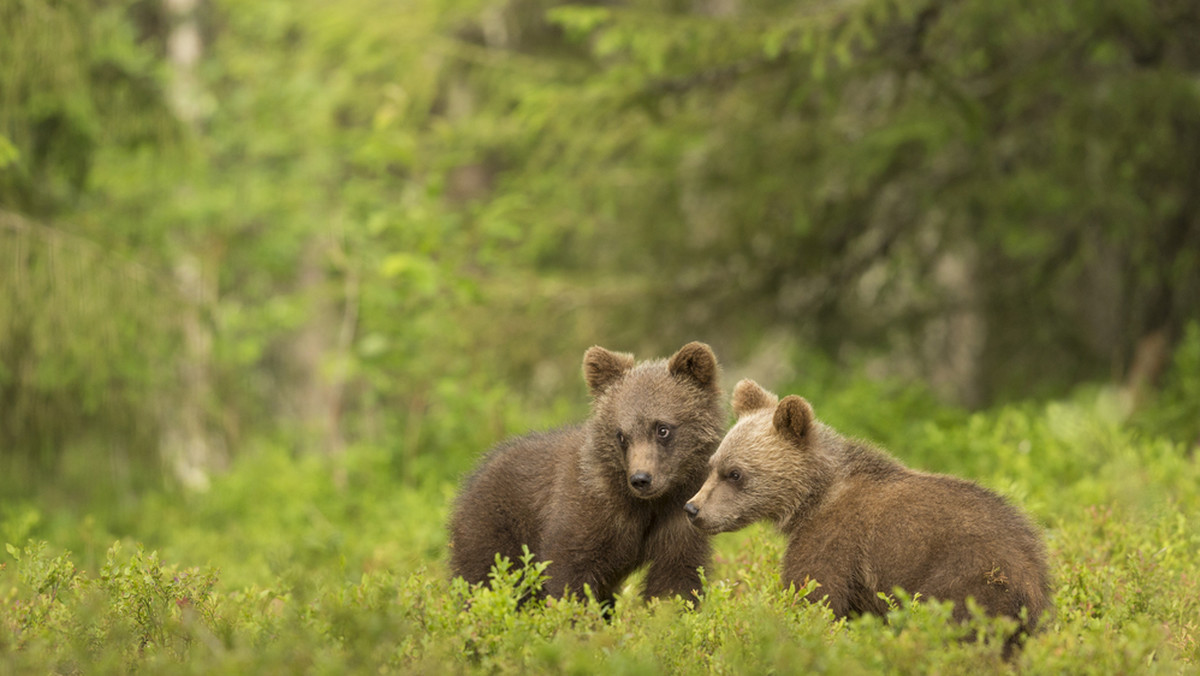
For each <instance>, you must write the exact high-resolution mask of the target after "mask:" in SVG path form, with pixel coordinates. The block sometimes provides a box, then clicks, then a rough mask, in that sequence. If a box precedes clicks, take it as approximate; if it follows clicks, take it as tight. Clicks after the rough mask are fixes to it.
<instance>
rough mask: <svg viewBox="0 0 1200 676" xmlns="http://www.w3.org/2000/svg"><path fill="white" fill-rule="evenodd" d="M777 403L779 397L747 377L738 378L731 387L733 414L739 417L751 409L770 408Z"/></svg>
mask: <svg viewBox="0 0 1200 676" xmlns="http://www.w3.org/2000/svg"><path fill="white" fill-rule="evenodd" d="M777 403H779V397H776V396H775V395H773V394H771V393H770V392H768V391H766V390H765V389H763V387H762V386H761V385H759V384H758V383H756V382H754V381H753V380H750V379H749V378H743V379H741V380H739V381H738V384H737V385H734V387H733V414H734V415H736V416H737V417H739V418H740V417H742V416H743V415H746V414H747V413H749V412H751V411H758V410H760V409H764V408H771V407H773V406H775V404H777Z"/></svg>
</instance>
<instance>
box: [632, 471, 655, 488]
mask: <svg viewBox="0 0 1200 676" xmlns="http://www.w3.org/2000/svg"><path fill="white" fill-rule="evenodd" d="M650 481H651V479H650V474H649V472H637V473H635V474H634V475H633V476H631V477H629V485H630V486H633V487H634V488H636V489H637V490H639V491H645V490H646V489H647V488H650Z"/></svg>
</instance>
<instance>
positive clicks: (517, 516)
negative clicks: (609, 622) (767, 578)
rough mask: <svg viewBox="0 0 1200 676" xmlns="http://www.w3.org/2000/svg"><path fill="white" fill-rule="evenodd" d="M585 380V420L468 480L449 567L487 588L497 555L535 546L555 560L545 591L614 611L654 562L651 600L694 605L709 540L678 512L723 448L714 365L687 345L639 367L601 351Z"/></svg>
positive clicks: (489, 462) (514, 443)
mask: <svg viewBox="0 0 1200 676" xmlns="http://www.w3.org/2000/svg"><path fill="white" fill-rule="evenodd" d="M583 372H584V378H585V380H586V381H587V384H588V388H589V390H590V391H591V394H592V399H593V403H592V416H591V418H590V419H589V420H588V421H587V422H585V423H583V424H581V425H577V426H573V427H567V428H563V429H560V430H556V431H552V432H547V433H542V434H532V435H528V436H524V437H521V438H518V439H514V440H511V441H508V442H506V443H504V444H501V445H500V446H498V447H496V448H495V449H494V450H493V451H492V452H491V453H490V454H489V455H488V456H487V458H486V459H485V460H484V461H483V463H482V464H481V466H480V467H479V469H478V470H476V472H475V474H474V475H473V476H472V477H471V478H469V479H468V480H467V481H466V483H465V484H464V486H463V488H462V491H461V494H460V495H459V498H458V501H457V503H456V505H455V509H454V514H453V515H452V517H451V522H450V547H451V549H450V566H451V569H452V570H453V572H454V574H455V575H461V576H462V577H463V578H465V579H466V580H467V581H468V582H472V583H474V582H486V581H487V579H488V571H489V570H490V568H491V566H492V564H493V563H494V561H495V555H496V554H497V553H499V554H502V555H504V556H506V557H508V558H510V559H512V560H516V558H517V557H519V556H520V554H521V545H527V546H528V547H529V549H530V551H532V552H533V553H534V554H535V555H536V557H537V559H538V560H542V561H550V565H549V566H548V568H547V571H546V572H547V574H548V576H549V581H548V583H547V585H546V588H545V590H544V592H543V593H548V594H550V595H552V596H562V595H563V594H565V593H567V592H574V593H578V594H581V593H582V592H583V586H584V585H585V584H586V585H588V586H589V587H590V588H591V589H592V591H593V593H594V594H595V595H596V598H598V599H600V600H601V601H606V602H611V600H612V597H613V595H614V594H615V592H616V591H617V589H618V585H619V584H620V583H621V581H622V580H624V579H625V578H626V577H627V576H628V575H629V574H630V573H631V572H633V571H634V570H635V569H636V568H638V567H639V566H641V565H643V564H645V563H649V564H650V568H649V570H648V571H647V573H646V579H645V587H644V589H643V591H642V593H643V595H644V596H645V597H648V598H649V597H655V596H669V595H674V594H681V595H683V596H684V597H685V598H689V597H691V598H695V595H696V593H697V592H699V590H700V576H699V573H698V571H697V568H699V567H700V566H707V565H708V561H709V544H708V536H706V535H704V534H703V533H701V532H699V531H697V530H696V529H694V528H692V527H691V526H690V525H689V524H688V521H687V518H686V515H685V514H684V512H683V510H682V509H681V507H682V506H683V503H684V501H685V500H686V499H687V498H688V496H690V495H692V494H693V493H695V492H696V490H697V489H698V488H699V487H700V485H701V484H702V483H704V476H705V474H706V473H707V470H708V465H707V461H708V457H709V456H710V455H712V452H713V451H714V450H715V449H716V447H717V443H718V442H719V441H720V439H721V433H722V430H723V423H724V413H723V411H722V406H721V390H720V386H719V385H718V379H719V367H718V365H717V360H716V357H715V356H714V355H713V353H712V350H711V349H710V348H709V347H708V346H707V345H704V344H702V343H689V344H687V345H685V346H683V347H682V348H681V349H680V350H679V351H678V352H676V353H675V355H674V356H672V357H671V358H670V360H656V361H649V362H643V363H641V364H636V365H635V363H634V359H633V357H632V356H631V355H628V354H621V353H615V352H610V351H608V350H605V349H604V348H602V347H593V348H591V349H589V350H588V351H587V353H586V354H585V355H584V361H583ZM618 432H619V434H618ZM663 433H665V434H666V438H665V439H660V438H659V435H660V434H663Z"/></svg>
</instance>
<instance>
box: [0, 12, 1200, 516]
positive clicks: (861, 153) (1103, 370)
mask: <svg viewBox="0 0 1200 676" xmlns="http://www.w3.org/2000/svg"><path fill="white" fill-rule="evenodd" d="M1198 83H1200V5H1197V4H1196V3H1195V2H1192V1H1191V0H1098V1H1096V2H1090V3H1053V2H1051V3H1045V2H1027V1H1025V0H958V1H951V0H944V1H939V0H924V1H914V0H862V1H858V2H844V1H841V0H834V1H831V2H813V3H800V4H796V3H792V2H786V3H785V2H759V3H749V2H741V1H739V0H694V1H690V2H687V1H685V2H680V1H655V2H646V3H594V4H585V5H558V4H555V3H549V2H539V1H534V0H511V1H509V2H494V1H490V0H468V1H465V2H451V1H450V0H420V1H416V2H382V1H379V0H347V1H346V2H337V3H327V2H314V1H311V0H166V1H165V2H158V1H157V0H153V1H152V0H62V1H60V2H53V3H51V2H44V1H39V0H0V452H2V457H0V477H2V478H0V490H3V492H4V493H5V494H6V495H28V494H31V493H33V492H35V491H43V492H45V491H55V490H58V491H61V493H62V495H64V496H67V495H70V496H82V498H79V497H75V498H72V499H85V500H91V499H108V498H113V499H118V500H120V499H127V497H128V496H129V495H132V494H136V493H137V492H138V491H139V490H140V489H141V488H144V487H149V486H161V485H162V484H163V482H164V481H165V482H167V483H168V484H173V483H175V482H179V483H182V484H184V485H188V486H193V487H203V486H205V485H206V484H207V483H208V481H209V480H210V477H211V476H212V475H213V473H214V472H220V471H221V470H222V469H223V468H224V467H226V466H228V464H229V463H230V462H231V461H232V460H233V459H235V458H236V456H238V455H239V454H240V453H242V452H243V450H244V449H246V448H248V447H250V446H252V445H253V443H254V442H255V441H256V440H263V439H269V440H271V441H272V443H276V444H281V445H285V446H287V447H289V448H290V449H292V452H293V453H294V454H296V455H305V454H338V453H340V452H342V450H343V449H346V448H347V447H351V446H354V445H368V446H377V447H381V448H385V449H388V457H389V458H390V460H389V463H388V471H390V472H392V473H393V474H394V475H395V476H396V477H398V478H400V479H402V480H403V481H406V482H410V483H419V482H421V481H423V480H425V478H427V477H429V476H430V475H434V476H437V477H447V476H455V475H456V473H458V472H461V471H462V470H463V469H464V468H466V467H467V466H469V464H470V462H471V461H472V459H473V458H474V457H475V456H476V455H477V454H478V453H479V452H480V451H481V450H482V449H483V448H486V447H487V446H488V445H490V444H491V443H493V442H494V441H495V440H497V439H499V438H500V437H502V436H504V435H506V434H509V433H513V432H518V431H524V430H527V429H530V428H533V427H539V426H545V425H548V424H552V423H557V422H560V421H561V420H563V419H566V418H568V417H571V416H576V415H580V414H582V413H583V411H584V408H583V407H584V405H585V402H584V399H585V398H584V396H583V388H582V385H581V383H580V379H579V378H578V375H577V374H578V369H579V365H578V364H579V359H580V357H581V355H582V353H583V351H584V350H585V349H586V348H587V347H588V346H589V345H592V344H602V345H605V346H607V347H611V348H615V349H621V350H630V351H634V352H636V353H637V354H638V355H639V356H641V357H648V356H653V355H665V354H667V353H669V351H670V350H672V349H674V347H677V346H678V345H680V344H682V343H683V342H685V341H687V340H691V339H700V340H705V341H707V342H709V343H711V344H712V345H713V346H714V347H715V348H716V350H717V353H718V355H720V356H721V358H722V360H723V361H724V362H725V363H726V365H727V366H728V367H729V370H730V371H731V373H732V374H735V375H742V374H744V375H752V376H754V377H756V378H758V379H760V380H761V381H762V382H764V383H766V384H768V385H776V384H780V383H784V382H787V383H801V384H804V383H805V379H806V377H809V376H810V375H811V377H812V378H814V379H817V378H818V377H819V378H821V379H824V381H828V380H830V379H835V378H837V377H838V374H839V373H842V372H845V373H851V372H853V373H866V374H868V375H870V376H871V377H873V378H877V379H897V380H901V381H906V382H916V381H921V382H925V383H927V384H928V386H929V387H930V388H931V389H932V391H934V392H935V393H937V395H938V396H939V397H941V398H942V399H943V400H945V401H948V402H952V403H954V404H957V405H962V406H966V407H970V408H978V407H983V406H988V405H992V404H996V403H1003V402H1006V401H1012V400H1016V399H1022V398H1029V397H1041V396H1050V395H1058V394H1062V393H1064V392H1066V391H1068V390H1070V389H1071V388H1072V387H1075V386H1077V385H1079V384H1080V383H1088V382H1091V383H1095V382H1107V383H1113V384H1117V385H1119V386H1121V387H1122V388H1124V392H1125V395H1124V396H1125V410H1126V412H1128V411H1129V410H1132V409H1135V408H1137V406H1138V405H1139V404H1141V403H1143V402H1145V401H1146V400H1148V399H1152V398H1153V399H1156V400H1158V401H1159V405H1157V406H1156V407H1155V408H1154V411H1155V413H1154V415H1153V416H1152V418H1153V419H1152V420H1149V421H1148V423H1147V424H1152V425H1156V426H1158V427H1159V428H1161V430H1162V431H1163V432H1164V433H1167V434H1169V435H1172V436H1173V437H1175V438H1177V439H1179V440H1182V441H1187V442H1189V443H1191V442H1194V441H1195V440H1196V439H1197V438H1198V435H1200V422H1198V420H1200V376H1197V375H1196V374H1195V373H1192V374H1191V375H1190V376H1189V375H1186V374H1185V373H1184V372H1183V370H1182V369H1179V368H1176V369H1174V370H1173V371H1172V370H1169V369H1168V366H1169V364H1170V363H1171V360H1172V359H1173V358H1175V357H1174V356H1175V355H1177V353H1179V352H1180V349H1182V348H1180V346H1183V348H1186V349H1185V350H1184V351H1186V350H1187V349H1190V350H1191V351H1193V352H1194V351H1195V350H1196V349H1200V348H1197V347H1196V346H1197V345H1200V337H1196V334H1195V331H1196V329H1194V328H1192V329H1189V328H1188V327H1189V326H1193V327H1194V326H1195V324H1194V322H1196V320H1197V319H1200V85H1198ZM1189 331H1191V332H1192V333H1191V334H1189ZM1188 335H1191V336H1192V338H1191V339H1190V340H1188V339H1186V338H1187V336H1188ZM1188 346H1191V347H1188ZM1189 358H1190V357H1189ZM1164 373H1171V374H1174V375H1173V376H1171V375H1168V376H1164ZM730 382H732V380H731V381H730ZM863 405H864V406H869V405H870V403H869V402H864V403H863ZM98 479H102V480H98ZM106 492H111V495H109V494H108V493H106ZM43 494H44V493H43Z"/></svg>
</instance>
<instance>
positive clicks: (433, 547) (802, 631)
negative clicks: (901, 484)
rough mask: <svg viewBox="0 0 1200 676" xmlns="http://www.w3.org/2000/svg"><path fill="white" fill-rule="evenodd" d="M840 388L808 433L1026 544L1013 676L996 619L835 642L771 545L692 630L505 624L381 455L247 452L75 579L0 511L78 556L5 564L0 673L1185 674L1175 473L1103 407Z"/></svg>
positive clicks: (1196, 480)
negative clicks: (844, 441) (1033, 594)
mask: <svg viewBox="0 0 1200 676" xmlns="http://www.w3.org/2000/svg"><path fill="white" fill-rule="evenodd" d="M846 385H847V386H846V388H845V389H844V391H840V392H839V391H838V390H837V389H836V388H834V387H832V386H830V387H829V389H826V390H822V393H821V395H820V397H817V396H815V395H814V396H813V400H814V402H815V405H816V406H817V407H818V410H819V411H820V412H821V415H822V416H824V418H826V419H842V420H847V421H854V420H863V419H865V417H864V416H863V414H862V412H861V410H860V409H861V406H862V402H863V401H869V402H871V406H872V408H873V410H874V411H876V413H877V414H878V417H879V419H881V420H889V421H896V430H895V434H894V435H893V439H889V440H888V444H889V448H890V450H892V451H893V452H894V453H895V454H896V455H897V456H899V457H901V458H903V459H905V460H906V461H907V462H909V463H910V464H912V465H915V466H919V467H922V468H924V469H930V470H936V471H952V472H954V473H957V474H960V475H962V476H966V477H970V478H973V479H976V480H979V481H980V482H981V483H983V484H985V485H988V486H990V487H991V488H993V489H995V490H998V491H999V492H1001V493H1002V494H1004V495H1006V496H1008V497H1009V498H1010V499H1012V500H1013V501H1014V502H1015V503H1016V504H1018V505H1020V506H1021V507H1022V508H1023V509H1026V510H1028V511H1029V512H1030V513H1031V514H1032V515H1033V517H1034V518H1035V520H1036V521H1037V522H1038V523H1039V524H1040V525H1041V527H1042V528H1043V529H1044V530H1045V534H1046V538H1047V543H1048V547H1049V551H1050V557H1051V567H1052V577H1053V583H1054V589H1055V597H1054V612H1053V613H1052V614H1051V615H1049V616H1047V617H1044V618H1042V622H1041V630H1040V631H1039V632H1038V633H1037V634H1035V635H1034V636H1033V637H1031V638H1030V639H1029V640H1028V641H1027V643H1026V645H1025V647H1024V648H1023V649H1022V650H1021V651H1020V652H1019V653H1018V654H1017V655H1016V656H1015V658H1014V663H1011V664H1010V663H1006V662H1004V661H1003V660H1002V658H1001V646H1002V644H1003V639H1004V637H1005V636H1007V633H1008V632H1009V631H1010V630H1011V628H1012V622H1011V621H1010V620H1007V619H993V618H986V617H982V616H976V617H975V618H973V619H972V620H971V621H969V622H968V623H967V624H966V625H958V624H955V623H953V622H949V621H948V617H949V607H948V606H947V605H946V604H939V603H932V602H928V601H925V600H922V599H913V598H911V597H909V596H908V595H906V594H905V593H904V592H903V591H902V590H897V591H896V593H894V594H892V595H890V596H889V603H890V608H891V610H890V611H889V613H888V615H887V617H886V618H876V617H863V618H859V619H855V620H850V621H835V620H834V619H833V617H832V614H831V613H830V611H829V610H828V609H827V608H826V607H825V606H824V605H823V604H820V603H810V602H809V601H808V599H819V598H820V596H821V590H820V587H819V586H817V585H816V584H815V583H812V584H810V585H809V586H808V587H806V588H804V589H790V590H784V589H781V588H780V586H779V571H780V562H781V557H782V555H783V551H784V542H783V541H782V538H781V537H780V536H779V535H777V534H775V533H774V532H772V530H771V528H770V527H769V526H767V525H765V524H759V525H755V526H753V527H751V528H747V529H745V530H743V531H739V532H736V533H728V534H724V535H720V536H718V537H717V538H716V539H715V541H714V545H715V556H714V561H713V565H712V569H711V570H706V571H705V574H704V577H705V593H704V596H703V599H702V603H701V605H700V608H699V609H692V608H691V607H690V603H689V602H687V601H685V600H683V599H680V598H675V599H662V600H658V601H653V602H651V603H645V602H643V601H641V599H640V598H639V597H638V595H637V591H636V590H637V584H638V579H637V576H635V578H634V579H633V580H630V581H629V583H628V584H627V585H626V587H625V588H624V589H623V590H621V591H620V593H619V594H618V597H617V601H616V604H615V606H614V607H613V608H612V609H611V612H610V613H609V614H607V615H606V613H605V611H603V610H602V608H601V607H600V605H599V604H597V603H596V602H595V601H594V599H591V598H590V597H585V598H583V599H576V598H573V599H566V600H554V599H551V600H545V601H542V600H538V599H536V598H533V599H530V598H529V596H530V592H531V591H532V590H534V589H535V588H536V587H537V586H538V584H539V583H540V581H541V579H542V578H543V576H544V575H545V574H546V572H547V571H546V569H545V565H544V564H541V563H534V562H533V561H532V558H531V557H530V556H529V555H528V554H527V555H526V556H525V557H524V558H523V559H522V560H521V561H508V560H505V559H498V560H497V563H496V566H495V568H494V570H493V572H492V576H491V581H490V584H489V585H486V586H475V587H471V586H468V585H467V584H466V583H465V582H463V581H462V580H461V579H458V580H449V579H448V576H447V573H446V567H445V543H446V534H445V529H444V522H445V518H446V509H447V508H448V505H449V503H450V500H451V499H452V497H453V491H454V487H455V482H453V481H450V480H446V479H442V480H440V481H429V482H425V483H423V484H420V485H419V486H416V487H412V486H410V487H406V488H404V487H400V486H399V484H398V482H397V478H396V475H395V469H394V468H390V466H389V464H388V463H389V459H388V454H387V453H385V452H383V451H381V450H380V449H373V448H369V447H359V448H353V449H350V450H348V451H347V453H346V454H345V456H343V458H342V459H340V460H335V459H329V458H320V457H316V456H312V457H309V458H306V459H304V460H302V461H300V462H295V461H293V460H290V459H289V458H288V456H287V454H286V453H283V452H282V451H280V450H279V449H270V448H264V449H260V450H259V451H258V452H257V453H255V454H251V455H247V456H245V457H243V459H242V460H240V461H239V462H238V463H237V465H236V466H235V467H234V468H233V469H232V470H231V472H230V473H229V474H227V475H226V476H224V477H220V478H218V479H216V480H215V481H214V483H213V485H212V486H211V488H210V489H209V491H208V492H207V493H204V494H185V495H166V494H163V495H158V496H155V497H154V498H153V499H152V500H147V501H146V502H145V503H143V508H144V516H143V517H142V518H141V519H138V520H134V521H130V522H126V523H124V524H123V525H122V526H121V527H122V528H123V529H125V530H126V532H128V533H129V534H130V538H129V539H127V540H125V542H126V544H122V543H117V544H116V545H112V546H111V547H101V548H100V551H99V552H97V553H96V554H89V553H88V551H89V550H90V549H92V548H93V547H94V543H95V542H96V541H103V539H104V538H105V537H107V538H108V542H111V541H112V536H111V534H110V533H109V532H108V531H107V530H106V529H105V527H104V526H103V525H102V524H100V523H98V522H96V521H94V520H93V521H87V520H82V519H76V520H71V519H66V520H63V519H59V518H50V517H48V516H47V517H42V516H41V515H40V513H39V512H38V511H37V510H36V509H35V508H33V507H17V508H9V509H6V510H5V511H4V512H3V514H0V533H7V534H10V535H9V536H8V537H12V538H18V537H19V538H24V537H26V536H29V535H32V536H33V537H34V538H45V539H49V540H51V541H53V542H58V543H63V544H68V545H70V546H71V548H72V549H77V551H80V552H81V555H79V556H76V555H72V554H70V553H67V552H59V551H54V550H52V549H51V548H50V547H49V546H47V545H46V544H45V543H44V542H38V541H34V542H31V543H30V544H29V545H28V546H26V547H24V548H21V549H18V548H17V546H16V545H13V544H11V541H10V544H9V546H8V547H7V550H8V552H9V560H8V561H7V562H5V563H4V565H3V567H0V628H2V629H3V631H0V659H2V660H4V661H5V662H6V663H8V664H11V665H13V666H14V667H16V668H19V669H23V670H33V671H46V670H58V671H70V670H72V669H74V668H77V666H78V665H85V664H86V665H93V668H99V669H106V670H117V671H130V670H136V671H139V672H149V673H158V672H162V673H178V672H180V671H189V672H192V671H195V672H213V671H223V672H228V671H263V670H266V671H271V670H288V671H338V672H345V671H384V672H406V673H408V672H414V671H416V672H429V671H445V670H450V671H458V672H470V673H495V672H511V671H521V672H534V673H562V672H570V673H597V672H604V673H610V672H618V673H631V672H632V673H648V672H654V673H662V672H668V673H745V672H747V671H764V670H774V671H777V672H782V673H800V672H835V673H880V672H884V673H931V672H937V673H951V674H957V673H963V674H966V673H971V674H977V673H1010V672H1011V671H1014V670H1021V671H1029V672H1043V671H1050V672H1070V673H1130V672H1136V673H1194V672H1195V671H1196V670H1197V665H1200V643H1198V641H1197V634H1198V631H1200V627H1198V626H1197V622H1196V617H1197V616H1200V600H1198V599H1200V587H1198V585H1200V569H1198V568H1197V565H1198V563H1197V562H1200V534H1198V533H1197V532H1196V529H1195V528H1193V527H1192V524H1191V515H1193V514H1196V513H1198V512H1200V492H1198V491H1197V490H1196V486H1198V485H1200V464H1198V463H1197V460H1196V459H1195V458H1194V457H1189V456H1188V455H1186V454H1184V453H1181V452H1180V448H1179V447H1178V446H1177V445H1175V444H1172V443H1171V442H1169V441H1166V440H1165V439H1163V438H1161V437H1156V436H1151V435H1147V434H1146V433H1144V432H1143V431H1140V430H1139V429H1137V428H1135V427H1132V426H1129V425H1126V424H1123V423H1121V422H1120V420H1119V418H1118V417H1116V416H1115V414H1114V411H1116V410H1117V409H1118V407H1117V405H1116V404H1115V403H1113V402H1112V399H1113V398H1112V396H1111V395H1108V394H1106V393H1105V392H1103V391H1095V390H1092V391H1088V390H1084V391H1080V392H1079V393H1078V394H1077V395H1076V396H1075V397H1073V398H1072V399H1069V400H1062V401H1055V402H1048V403H1044V404H1032V403H1028V404H1023V405H1019V406H1005V407H1000V408H996V409H993V410H990V411H984V412H979V413H974V414H970V415H966V414H963V413H962V412H959V411H955V410H943V409H940V408H939V407H938V405H937V404H935V403H933V401H932V400H931V399H929V398H928V397H927V396H925V395H922V394H919V393H917V394H913V393H909V394H904V393H902V392H900V391H899V390H897V389H895V388H894V386H891V385H882V386H880V385H871V384H869V383H864V382H857V381H855V382H848V383H846ZM906 419H907V420H908V422H907V423H902V422H901V421H904V420H906ZM871 431H875V430H874V428H872V429H871ZM882 431H883V432H884V433H885V434H886V433H887V432H888V430H882ZM893 440H894V442H895V443H897V444H901V443H902V444H903V445H894V446H893V445H891V444H892V443H893ZM135 541H142V542H146V543H147V546H146V547H143V546H141V545H136V544H132V543H133V542H135ZM151 548H153V549H154V550H155V551H154V552H150V549H151ZM164 561H178V562H190V563H188V564H186V565H185V564H167V563H164ZM193 563H194V564H199V567H191V565H192V564H193ZM218 571H219V573H218ZM523 599H525V601H526V602H525V603H524V604H523V605H520V606H519V604H520V603H521V601H522V600H523ZM96 665H98V666H96Z"/></svg>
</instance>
